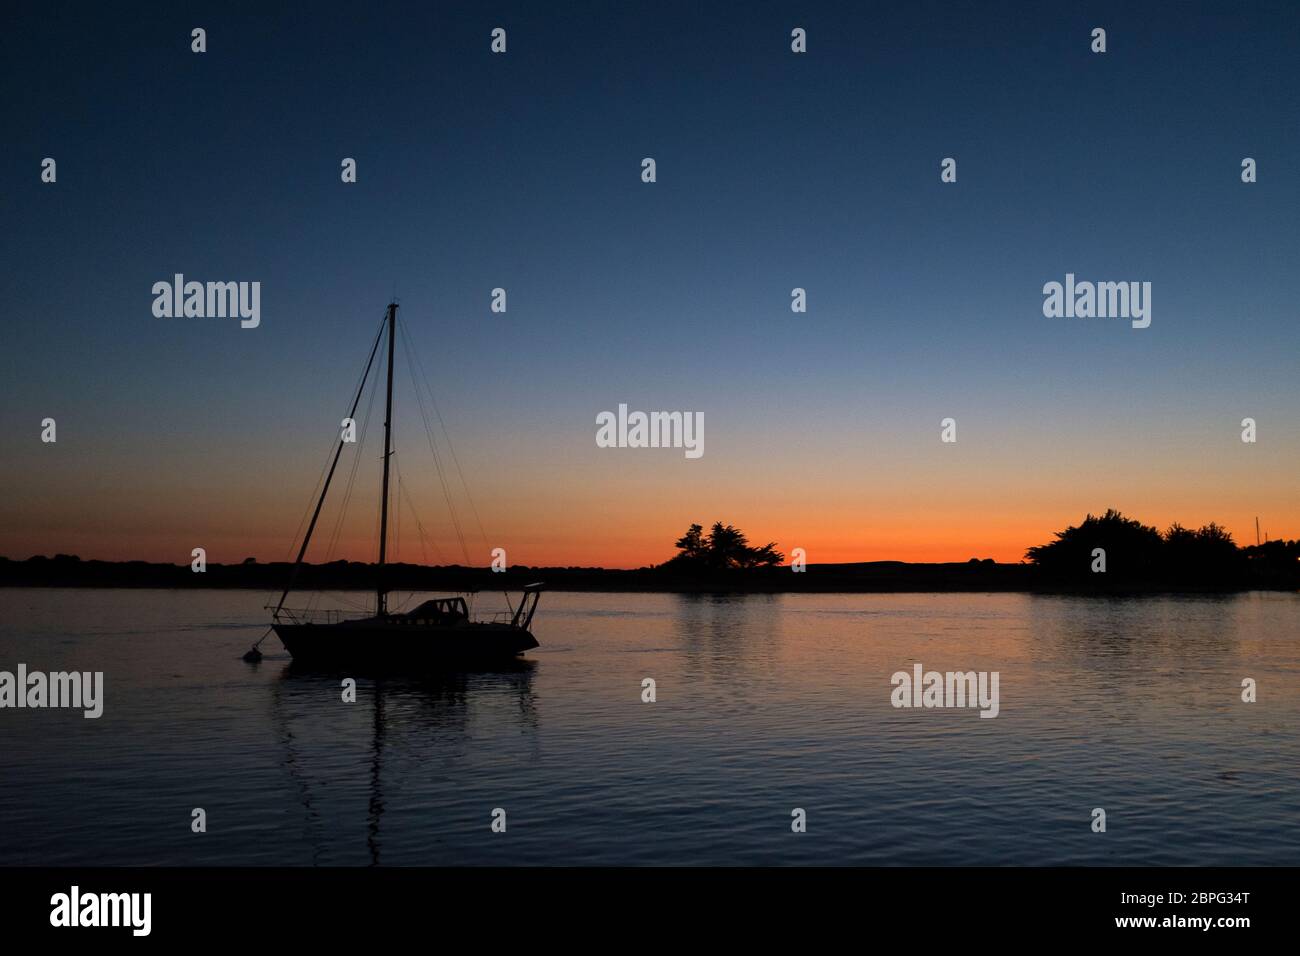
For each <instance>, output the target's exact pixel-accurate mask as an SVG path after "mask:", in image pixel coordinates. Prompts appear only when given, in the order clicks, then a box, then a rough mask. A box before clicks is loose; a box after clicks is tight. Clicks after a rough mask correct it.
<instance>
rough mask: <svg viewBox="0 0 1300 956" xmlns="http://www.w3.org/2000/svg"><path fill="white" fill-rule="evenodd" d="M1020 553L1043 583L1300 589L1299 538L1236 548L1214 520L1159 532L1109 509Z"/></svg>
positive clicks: (1107, 586) (1100, 585)
mask: <svg viewBox="0 0 1300 956" xmlns="http://www.w3.org/2000/svg"><path fill="white" fill-rule="evenodd" d="M1025 557H1026V558H1028V559H1029V561H1030V562H1031V564H1032V565H1033V566H1034V567H1035V568H1036V569H1038V570H1040V571H1041V572H1043V576H1044V580H1045V581H1050V582H1073V583H1075V584H1084V583H1087V584H1089V585H1091V586H1095V587H1100V588H1110V587H1125V586H1128V587H1132V586H1138V587H1142V586H1161V587H1188V588H1195V589H1201V588H1225V589H1239V588H1249V587H1281V588H1294V587H1297V586H1300V541H1267V542H1264V543H1263V544H1259V545H1250V546H1248V547H1245V548H1241V547H1238V546H1237V544H1236V542H1235V541H1233V540H1232V535H1231V534H1229V533H1228V532H1227V531H1226V530H1224V529H1223V528H1222V527H1220V526H1219V525H1217V524H1214V523H1213V522H1211V523H1210V524H1207V525H1205V526H1203V527H1201V528H1198V529H1196V530H1195V531H1193V530H1192V529H1190V528H1184V527H1183V526H1182V525H1180V524H1177V523H1175V524H1173V525H1170V526H1169V528H1168V529H1167V530H1165V531H1164V532H1163V533H1161V532H1160V531H1158V530H1157V529H1156V528H1153V527H1151V526H1149V525H1144V524H1142V522H1140V521H1138V520H1136V519H1134V518H1129V517H1126V516H1125V515H1123V514H1121V513H1120V512H1118V511H1115V510H1113V509H1112V510H1109V511H1107V512H1106V513H1105V514H1103V515H1101V516H1099V517H1098V516H1096V515H1091V514H1090V515H1088V516H1087V517H1085V518H1084V519H1083V521H1082V522H1081V523H1080V524H1078V525H1072V526H1070V527H1069V528H1066V529H1065V530H1064V531H1058V532H1056V540H1055V541H1052V542H1049V543H1048V544H1043V545H1039V546H1038V547H1034V548H1030V549H1029V550H1028V551H1027V552H1026V553H1025Z"/></svg>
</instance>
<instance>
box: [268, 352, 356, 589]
mask: <svg viewBox="0 0 1300 956" xmlns="http://www.w3.org/2000/svg"><path fill="white" fill-rule="evenodd" d="M381 328H382V326H381ZM372 358H373V356H372ZM369 369H370V362H369V361H367V362H366V365H365V366H364V367H363V368H362V369H361V374H360V375H359V376H358V378H357V391H360V390H361V388H362V386H363V385H364V384H365V377H366V373H367V372H368V371H369ZM333 450H334V442H333V441H332V440H331V441H330V443H329V445H328V446H327V447H326V449H325V460H324V461H322V462H321V467H320V474H319V475H317V476H316V484H314V485H313V486H312V489H311V494H310V495H309V496H308V497H307V506H306V507H305V508H303V512H302V517H301V518H299V519H298V526H297V527H296V528H294V530H293V537H292V538H290V539H289V547H287V548H286V549H285V552H284V561H285V563H286V564H287V563H288V562H289V559H290V558H291V557H292V556H293V547H294V545H295V544H296V543H297V541H298V536H299V535H300V534H302V529H303V525H305V524H306V523H307V516H308V515H310V514H311V510H312V509H311V503H312V502H313V501H315V500H316V493H317V492H318V491H319V490H320V488H321V482H323V481H325V480H326V478H325V475H326V473H327V471H328V470H329V467H330V453H331V452H332V451H333ZM273 594H275V589H272V590H271V591H269V592H268V593H267V597H266V600H267V602H268V604H269V602H270V599H271V595H273Z"/></svg>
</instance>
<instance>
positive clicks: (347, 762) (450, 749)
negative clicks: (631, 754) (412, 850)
mask: <svg viewBox="0 0 1300 956" xmlns="http://www.w3.org/2000/svg"><path fill="white" fill-rule="evenodd" d="M536 667H537V662H536V661H531V660H524V659H515V660H506V661H500V662H496V663H492V664H485V665H483V666H479V667H473V668H467V669H459V670H447V669H442V670H431V671H428V672H426V673H423V674H418V675H413V674H411V673H409V672H406V671H405V670H402V671H398V670H392V669H370V670H366V671H350V672H348V673H344V672H343V671H342V670H340V669H338V668H326V667H320V666H315V665H312V664H308V663H305V662H302V661H298V660H291V661H289V662H287V663H286V664H285V666H284V669H283V670H282V671H281V672H280V677H279V679H278V680H277V681H275V683H274V684H273V691H272V696H271V717H272V722H273V724H274V726H275V730H276V734H277V736H278V738H279V740H280V742H281V744H282V746H283V757H282V760H281V764H282V766H283V768H284V769H285V770H286V771H287V772H288V774H289V776H290V777H291V778H292V780H293V784H294V789H295V791H296V793H297V796H298V803H299V804H300V805H301V807H302V810H303V814H304V817H303V826H304V832H305V835H306V836H307V837H308V840H309V842H310V843H311V846H312V848H313V849H312V856H313V862H315V863H316V864H317V865H320V864H322V863H323V862H325V860H324V856H325V854H326V850H327V844H337V842H338V841H339V840H340V839H341V838H344V837H345V835H346V831H347V829H348V827H347V825H346V820H347V819H355V816H354V815H348V816H345V817H344V818H343V822H340V820H339V819H338V818H337V813H338V809H337V808H335V807H333V806H329V805H328V804H330V803H331V801H332V798H334V797H335V796H337V795H338V793H339V792H340V791H343V792H346V791H347V790H348V789H349V788H348V787H347V786H342V787H340V786H339V784H340V782H341V780H340V778H346V782H347V783H350V784H352V785H353V787H355V783H356V779H357V774H358V772H362V773H364V775H365V777H366V782H365V796H366V811H365V818H366V834H365V840H366V849H367V854H368V857H369V862H370V865H372V866H377V865H379V864H380V863H382V862H383V860H382V858H381V827H380V823H381V820H382V818H383V815H384V810H385V795H384V783H385V770H386V764H387V762H388V761H389V759H390V757H393V755H396V756H395V758H393V759H395V760H396V761H397V762H399V763H400V764H401V766H400V767H398V768H397V769H396V774H395V777H396V778H397V779H399V780H400V782H399V783H398V784H397V786H396V787H395V789H401V790H403V791H406V792H408V793H409V792H410V791H412V790H415V791H417V793H416V796H415V798H414V801H413V802H417V803H418V802H423V801H424V800H425V796H424V795H423V794H420V793H419V790H420V786H419V783H418V780H419V778H420V777H424V779H426V780H429V781H430V782H431V783H433V782H436V784H437V785H440V786H445V784H446V779H445V777H446V776H447V775H448V774H449V773H450V769H451V768H454V766H455V764H456V762H457V760H458V759H460V758H461V757H462V756H463V750H464V748H465V743H466V741H467V740H468V739H469V733H468V729H469V724H470V721H471V718H472V717H473V716H474V714H475V712H476V711H479V710H483V711H491V712H492V714H493V718H494V719H493V724H494V726H499V721H500V718H501V716H502V715H501V711H502V710H505V709H506V708H509V709H511V710H513V711H514V713H515V720H514V723H515V724H516V726H517V728H518V731H519V733H520V734H522V735H527V736H528V737H529V738H531V740H532V741H533V747H534V749H536V731H537V729H538V724H539V712H538V707H537V700H536V695H535V692H534V689H533V678H534V672H535V669H536ZM349 679H350V680H352V681H354V682H355V684H353V685H347V684H346V683H345V682H346V681H348V680H349ZM349 690H351V692H352V693H353V694H355V696H354V697H353V698H352V700H354V701H355V702H354V703H349V702H347V700H346V697H347V694H348V691H349ZM359 721H360V722H361V723H362V724H363V725H364V726H358V722H359ZM361 730H363V731H365V732H363V733H358V731H361ZM341 749H342V750H343V751H345V752H346V753H340V750H341ZM389 779H390V780H391V779H393V777H390V778H389ZM413 780H414V781H416V782H415V783H414V784H413V782H412V781H413ZM435 812H436V808H435ZM345 813H346V811H345ZM340 830H342V831H345V832H340ZM330 855H331V856H334V855H335V854H332V853H331V854H330ZM430 862H434V861H433V860H431V861H430Z"/></svg>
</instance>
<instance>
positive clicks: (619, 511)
mask: <svg viewBox="0 0 1300 956" xmlns="http://www.w3.org/2000/svg"><path fill="white" fill-rule="evenodd" d="M51 6H54V7H55V8H54V9H50V7H51ZM230 6H232V5H227V4H221V5H200V6H198V7H196V8H194V9H192V10H191V9H186V5H184V4H157V5H155V6H153V7H152V8H150V7H145V6H143V5H132V7H131V8H130V10H129V11H127V12H124V11H123V10H122V9H110V8H108V7H107V6H105V5H93V6H92V5H86V6H85V7H84V9H82V8H78V7H76V6H65V5H46V4H32V3H26V4H18V5H16V6H14V7H11V8H10V13H9V15H8V17H7V21H8V22H7V23H6V28H5V30H4V31H2V36H0V44H3V47H2V48H0V52H2V53H3V57H0V70H2V71H3V74H4V80H5V83H4V88H5V89H6V90H7V91H8V92H9V95H8V96H6V97H5V101H4V104H3V106H0V110H3V116H4V126H3V128H4V131H5V134H6V135H5V137H4V145H3V148H2V149H0V177H2V181H3V182H4V184H5V186H4V189H3V190H0V223H2V224H3V229H0V243H3V246H2V248H3V265H0V306H2V307H3V311H4V328H5V346H4V348H3V349H0V397H2V398H3V402H0V423H3V434H4V435H5V436H6V440H5V442H4V451H3V455H2V456H0V554H3V555H7V556H9V557H14V558H22V557H27V556H28V555H30V554H34V553H47V554H53V553H55V552H58V551H62V552H69V553H77V554H80V555H81V556H82V557H84V558H91V557H97V558H108V559H122V558H141V559H148V560H162V561H171V562H174V563H183V562H188V560H189V553H190V549H191V548H193V547H197V546H202V547H205V548H206V549H207V552H208V557H209V560H211V561H238V560H241V559H243V558H244V557H246V556H249V555H253V556H256V557H258V558H260V559H264V560H275V559H283V558H284V557H286V555H288V554H289V553H290V549H291V546H292V543H293V542H292V539H293V534H294V529H295V527H296V526H297V524H298V522H299V519H300V518H301V516H302V514H303V511H304V509H306V508H307V506H308V504H309V499H310V497H311V490H312V485H313V483H314V481H315V480H316V478H317V475H318V474H319V472H320V469H321V466H322V463H323V461H324V459H325V456H326V454H327V452H328V449H329V446H330V443H331V441H332V436H333V434H334V429H335V426H336V423H337V422H338V420H339V419H340V418H341V417H342V416H343V414H344V412H345V411H346V409H347V406H348V403H349V401H350V399H351V394H350V392H351V390H352V389H353V388H354V386H355V382H356V379H357V376H358V374H359V371H360V366H361V364H362V362H363V360H364V358H365V354H366V350H367V349H368V348H369V345H370V342H371V340H372V337H373V334H374V331H375V329H376V328H377V326H378V322H379V319H380V317H381V315H382V313H383V309H384V306H385V304H386V303H387V301H388V300H389V298H390V297H391V296H392V295H393V294H394V292H395V293H396V294H397V296H398V298H399V299H400V301H401V312H400V313H399V314H400V316H401V318H402V320H403V321H404V322H405V324H406V327H407V329H408V331H409V333H410V335H411V337H412V339H413V341H414V342H415V344H416V347H417V349H418V352H419V355H420V361H421V362H422V364H423V365H424V367H425V369H426V370H427V371H428V372H429V373H430V376H431V378H432V385H433V390H434V393H435V395H436V396H437V399H438V402H439V405H440V408H441V410H442V414H443V416H444V418H445V419H446V422H447V428H448V430H449V432H450V434H451V436H452V439H453V441H454V443H455V449H456V454H457V456H458V459H459V461H460V463H461V465H462V467H463V469H464V472H465V475H466V477H467V478H468V479H469V483H470V485H471V488H472V492H473V501H474V505H475V506H476V509H477V512H478V514H479V515H480V516H481V519H482V524H483V527H484V529H485V534H482V535H481V534H480V533H479V529H478V526H477V523H476V521H475V519H474V517H473V513H472V511H471V510H470V509H469V508H468V506H467V504H466V503H465V501H464V494H463V491H458V492H457V494H456V495H455V498H456V502H457V504H458V513H459V516H460V518H461V521H462V523H463V525H464V526H465V529H466V532H467V537H468V539H469V541H468V546H469V557H470V560H471V561H472V562H473V563H482V564H486V563H487V562H488V560H489V555H488V550H489V549H490V548H491V547H498V546H499V547H504V548H506V549H507V553H508V556H509V559H510V561H511V562H512V563H525V564H574V565H576V564H581V565H596V564H600V565H605V566H611V567H615V566H623V567H634V566H638V565H641V564H646V563H652V562H658V561H661V560H664V559H665V558H667V557H669V556H671V554H672V553H673V549H672V542H673V540H674V539H675V538H676V537H677V536H678V535H680V534H681V532H682V531H683V530H685V528H686V526H687V525H688V524H690V523H691V522H693V521H698V522H701V523H704V524H708V523H710V522H712V521H714V520H716V519H719V518H720V519H723V520H725V521H729V522H733V523H735V524H737V525H739V526H741V527H742V528H744V529H745V530H747V531H748V532H749V533H750V535H751V537H752V538H754V539H757V540H758V541H759V543H762V542H765V541H767V540H770V539H774V540H776V541H777V542H778V545H779V546H780V547H781V549H782V550H784V551H786V552H787V553H788V552H789V551H790V549H791V548H794V547H803V548H805V549H806V550H807V552H808V558H809V560H810V561H812V562H814V563H817V562H823V561H852V560H878V559H889V558H895V559H902V560H965V559H967V558H969V557H972V556H979V557H985V556H988V557H994V558H997V559H999V560H1012V561H1014V560H1019V559H1020V558H1021V556H1022V555H1023V552H1024V549H1025V548H1026V547H1028V546H1030V545H1033V544H1037V543H1041V542H1043V541H1045V540H1049V539H1050V537H1051V533H1052V532H1053V531H1054V530H1056V529H1058V528H1062V527H1064V526H1066V525H1067V524H1071V523H1077V522H1078V521H1079V520H1080V519H1081V518H1082V517H1083V516H1084V514H1085V513H1086V512H1089V511H1092V512H1099V511H1102V510H1104V509H1106V508H1107V507H1116V508H1120V509H1122V510H1124V511H1125V512H1129V513H1131V514H1132V515H1134V516H1135V517H1138V518H1141V519H1142V520H1143V521H1145V522H1147V523H1150V524H1155V525H1158V526H1160V527H1164V526H1166V525H1168V524H1169V523H1170V522H1172V521H1181V522H1182V523H1183V524H1187V525H1193V526H1195V525H1199V524H1202V523H1205V522H1208V521H1212V520H1213V521H1218V522H1220V523H1222V524H1225V525H1226V526H1227V527H1228V528H1229V530H1231V531H1232V532H1233V533H1234V534H1235V535H1236V537H1237V539H1238V540H1239V541H1240V542H1242V543H1248V542H1253V540H1254V518H1255V516H1256V515H1258V516H1259V517H1260V521H1261V523H1262V525H1263V527H1264V529H1265V530H1266V531H1267V532H1268V533H1269V534H1270V536H1272V537H1300V495H1298V494H1297V491H1298V490H1300V489H1298V483H1297V477H1296V476H1297V474H1298V473H1300V423H1298V422H1297V416H1296V413H1297V409H1300V377H1298V376H1297V372H1298V371H1300V362H1298V361H1297V357H1298V356H1300V325H1298V324H1297V318H1298V316H1297V307H1296V303H1297V302H1298V301H1300V270H1297V267H1296V266H1297V253H1300V225H1298V224H1297V222H1298V216H1297V214H1298V212H1300V174H1298V173H1297V164H1298V163H1300V56H1297V53H1296V51H1297V49H1300V6H1297V5H1296V4H1294V3H1289V2H1277V3H1252V4H1239V3H1221V4H1213V5H1205V4H1189V3H1177V4H1132V3H1116V4H1088V3H1082V4H1080V3H1069V4H1065V3H1061V4H1053V3H1034V4H1030V3H1024V4H997V3H970V4H950V3H941V4H940V3H935V4H929V3H916V4H902V3H898V4H888V5H886V4H880V5H869V4H847V3H845V4H816V3H746V4H744V5H743V7H741V6H740V5H730V8H727V7H724V5H722V4H694V3H691V4H672V3H619V4H606V3H599V4H597V3H591V4H582V3H564V4H541V3H528V4H513V5H508V4H477V3H460V4H447V3H424V4H414V3H412V4H400V5H399V4H382V3H366V4H337V5H330V4H312V5H310V6H301V7H298V6H294V7H290V6H287V5H285V6H283V8H281V9H276V10H264V9H261V7H263V6H268V5H263V4H243V5H238V6H235V7H234V9H233V10H231V9H227V7H230ZM1135 6H1136V7H1140V8H1141V9H1137V10H1134V9H1132V8H1133V7H1135ZM548 7H551V8H552V9H547V8H548ZM737 11H743V12H737ZM195 26H202V27H204V28H206V29H207V31H208V52H207V53H206V54H203V55H196V54H192V53H191V52H190V50H189V42H190V41H189V34H190V30H191V28H192V27H195ZM496 26H503V27H505V28H506V29H507V30H508V31H509V52H508V53H507V54H506V55H505V56H494V55H492V54H491V53H490V52H489V50H488V44H489V33H490V31H491V29H492V28H493V27H496ZM795 26H802V27H804V28H805V29H806V30H807V31H808V37H809V39H808V45H809V52H808V53H807V54H806V55H802V56H796V55H794V54H792V53H791V52H790V49H789V34H790V30H791V28H792V27H795ZM1094 26H1103V27H1105V28H1106V29H1107V31H1108V44H1109V52H1107V53H1106V54H1105V55H1095V54H1092V53H1091V52H1090V51H1089V33H1090V31H1091V29H1092V28H1093V27H1094ZM46 156H51V157H54V158H55V159H56V160H57V161H58V182H57V184H54V185H48V184H42V183H41V182H40V181H39V173H40V162H41V160H42V158H44V157H46ZM345 156H348V157H355V158H356V159H357V161H358V164H359V182H358V183H356V184H355V185H344V184H342V183H341V182H340V179H339V164H340V161H341V159H342V158H343V157H345ZM645 156H652V157H654V158H655V159H656V161H657V163H658V182H657V183H655V184H653V185H646V184H643V183H642V182H641V181H640V162H641V159H642V158H643V157H645ZM945 156H952V157H955V158H956V159H957V161H958V182H957V183H956V184H951V185H945V184H942V183H940V181H939V162H940V160H941V159H942V158H943V157H945ZM1245 156H1250V157H1253V158H1255V159H1256V160H1257V161H1258V164H1259V182H1258V183H1256V184H1253V185H1244V184H1242V183H1241V181H1240V163H1241V160H1242V158H1243V157H1245ZM176 272H181V273H184V274H185V275H186V277H187V278H192V279H198V280H247V281H251V280H257V281H260V282H261V283H262V322H261V327H260V328H258V329H254V330H242V329H240V328H239V326H238V323H237V321H234V320H228V319H215V318H206V319H194V318H191V319H183V318H182V319H159V318H155V317H154V316H153V314H152V311H151V306H152V301H153V297H152V294H151V292H150V289H151V287H152V285H153V283H154V282H156V281H159V280H169V279H170V278H171V276H172V275H173V273H176ZM1067 272H1073V273H1075V274H1076V275H1077V276H1078V277H1079V278H1080V279H1091V280H1145V281H1150V282H1151V283H1152V285H1153V293H1152V300H1153V321H1152V324H1151V327H1150V328H1148V329H1145V330H1134V329H1131V328H1130V327H1129V325H1128V323H1127V322H1126V321H1122V320H1114V319H1048V318H1045V317H1044V316H1043V314H1042V292H1041V289H1042V286H1043V284H1044V283H1045V282H1048V281H1052V280H1056V281H1060V280H1062V279H1063V278H1064V276H1065V274H1066V273H1067ZM495 286H503V287H505V288H506V289H507V290H508V294H509V311H508V312H507V313H506V314H504V315H495V314H492V313H491V312H490V311H489V308H488V305H489V295H490V290H491V289H492V288H493V287H495ZM795 286H801V287H804V288H806V289H807V290H808V302H809V309H808V312H807V314H805V315H795V314H792V313H791V311H790V307H789V303H790V290H791V288H793V287H795ZM400 354H401V351H400V349H399V356H400ZM405 377H406V373H405V368H404V367H403V366H402V365H399V388H398V393H397V402H398V407H397V421H398V426H397V447H398V449H399V453H398V461H399V467H400V468H401V471H402V477H403V485H404V487H405V488H406V490H407V493H408V494H409V495H410V497H411V498H412V500H413V502H414V504H415V507H416V509H417V510H418V513H419V516H420V518H421V520H422V521H423V523H424V525H425V527H426V529H428V531H429V532H430V533H431V534H432V535H433V538H434V540H435V542H436V547H437V551H436V552H435V551H433V550H430V551H429V552H427V553H425V554H423V555H422V552H421V549H420V546H419V542H418V540H417V538H416V537H415V536H414V535H412V534H411V529H412V527H413V525H414V521H413V519H412V518H411V515H410V512H409V511H408V509H407V508H406V506H405V504H403V506H402V509H401V511H402V519H401V522H402V523H401V536H400V541H399V543H398V546H397V553H396V556H397V557H398V558H399V559H406V560H421V559H422V558H424V557H427V559H428V560H430V561H437V560H439V559H441V560H446V561H452V560H462V561H463V560H464V556H463V554H462V552H461V550H460V546H459V543H458V542H456V540H455V538H454V535H453V534H452V532H451V527H450V524H449V522H448V519H447V508H446V505H445V503H444V502H443V500H442V496H441V491H440V489H439V486H438V482H437V478H436V476H435V474H434V472H433V469H432V467H431V465H432V459H431V456H430V453H429V450H428V447H427V444H426V442H425V437H424V432H423V427H422V425H421V423H420V418H419V415H418V412H417V411H416V408H415V406H414V402H413V398H412V393H411V391H410V389H409V386H406V385H404V384H402V383H403V382H404V380H405ZM381 398H382V396H381ZM620 402H626V403H627V404H628V405H629V406H631V407H632V408H633V409H644V410H653V409H671V410H688V411H699V412H703V413H704V419H705V454H704V457H703V458H701V459H699V460H694V461H690V460H686V459H685V458H684V456H683V455H682V453H681V452H680V451H675V450H658V449H656V450H649V449H647V450H627V449H621V450H613V449H600V448H597V447H596V444H595V432H596V427H595V418H596V415H597V413H598V412H600V411H603V410H613V409H616V408H617V406H618V404H619V403H620ZM46 416H50V417H53V418H55V419H56V420H57V422H58V442H57V444H55V445H47V444H42V443H41V441H40V421H41V419H42V418H45V417H46ZM947 416H952V417H954V418H956V419H957V423H958V442H957V443H956V444H955V445H947V444H942V443H940V441H939V422H940V419H942V418H944V417H947ZM1246 416H1250V417H1253V418H1255V419H1256V420H1257V421H1258V423H1259V441H1258V443H1257V444H1255V445H1248V444H1244V443H1242V442H1241V440H1240V424H1239V423H1240V421H1241V419H1242V418H1243V417H1246ZM380 419H381V415H380V414H379V413H378V411H377V412H376V414H375V429H374V430H373V431H372V432H371V437H372V439H373V438H374V437H376V436H377V435H378V422H379V420H380ZM354 453H355V452H353V451H350V452H349V454H348V455H345V458H344V461H343V463H342V465H341V466H340V471H341V475H342V477H343V478H346V475H347V469H349V468H350V466H351V458H350V457H349V456H350V455H351V454H354ZM361 454H362V455H363V456H364V457H363V459H362V461H361V462H360V468H359V472H358V484H357V488H356V490H355V492H354V497H353V504H352V506H351V507H350V508H349V510H348V512H347V515H346V519H345V520H344V522H343V523H342V525H341V526H340V535H339V538H338V541H337V544H336V546H335V547H334V548H333V549H330V548H329V547H328V543H329V542H328V539H329V537H330V533H332V531H333V528H334V526H335V525H334V522H335V516H334V512H333V511H332V510H331V511H328V512H327V514H326V516H325V519H324V520H323V523H322V526H321V527H322V529H323V531H322V532H318V534H319V535H320V537H319V538H318V545H317V544H314V545H313V549H312V551H311V552H309V556H308V557H309V560H324V559H325V558H326V557H327V556H332V557H348V558H352V559H357V560H373V558H374V555H375V547H376V545H375V533H374V532H375V526H376V507H377V506H376V499H377V492H376V491H375V486H376V482H377V479H378V473H379V460H378V454H379V452H378V450H377V448H376V447H375V443H374V442H373V441H371V442H370V443H368V445H367V447H366V448H365V449H363V451H362V452H361ZM450 478H451V480H453V481H454V482H455V483H456V484H457V485H459V482H458V479H457V477H456V475H455V472H454V470H453V471H452V472H451V474H450ZM339 487H340V489H341V488H342V485H341V484H340V485H339ZM337 500H338V496H336V497H335V499H334V500H333V501H332V503H331V507H332V506H333V505H334V504H337Z"/></svg>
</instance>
